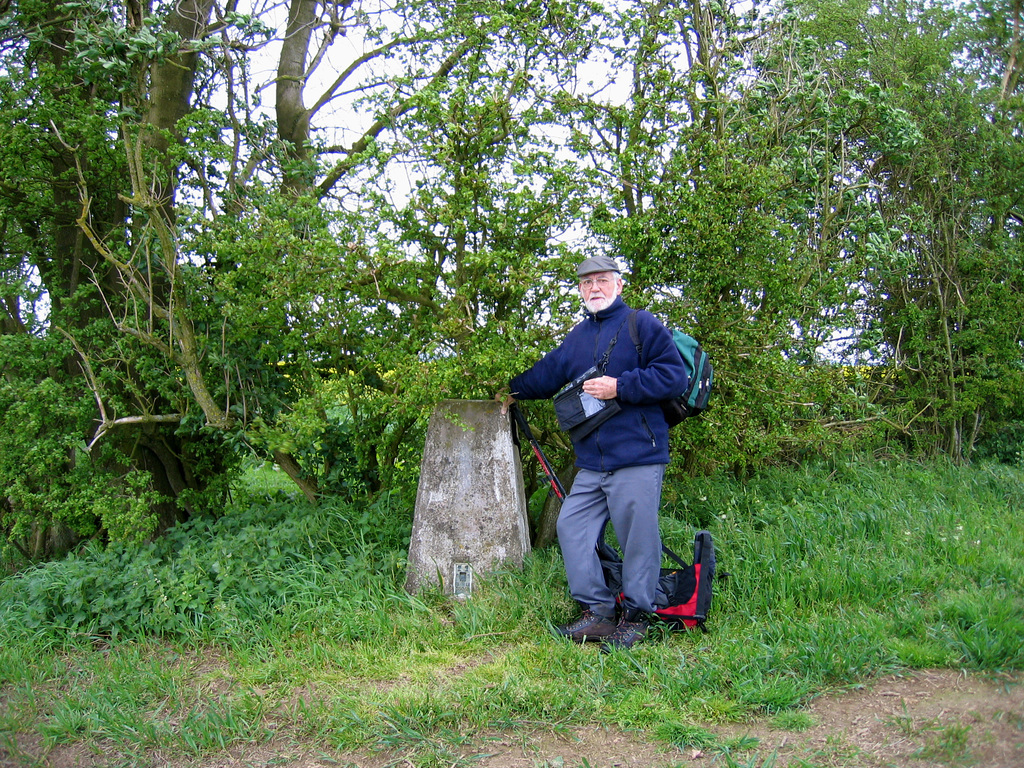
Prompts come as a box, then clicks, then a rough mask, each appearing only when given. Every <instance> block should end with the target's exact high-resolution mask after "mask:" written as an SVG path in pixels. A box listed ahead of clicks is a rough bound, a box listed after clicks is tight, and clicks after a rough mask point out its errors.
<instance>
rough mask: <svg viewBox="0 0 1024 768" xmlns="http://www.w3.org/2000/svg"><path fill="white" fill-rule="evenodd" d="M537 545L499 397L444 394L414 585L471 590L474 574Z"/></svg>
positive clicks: (418, 526)
mask: <svg viewBox="0 0 1024 768" xmlns="http://www.w3.org/2000/svg"><path fill="white" fill-rule="evenodd" d="M529 551H530V531H529V523H528V520H527V514H526V492H525V490H524V489H523V473H522V469H521V467H520V464H519V451H518V450H517V449H516V447H515V445H514V444H513V443H512V430H511V426H510V423H509V417H508V415H505V416H502V415H501V406H500V405H499V404H498V403H496V402H495V401H493V400H445V401H444V402H442V403H440V404H438V406H437V407H436V408H435V409H434V412H433V414H431V416H430V423H429V425H428V426H427V440H426V445H425V446H424V448H423V461H422V462H421V464H420V481H419V486H418V488H417V491H416V512H415V517H414V519H413V524H412V540H411V542H410V544H409V574H408V578H407V579H406V582H405V588H406V590H407V591H409V592H412V593H416V592H418V591H419V590H420V589H421V588H422V587H425V586H428V585H435V586H436V585H438V578H440V586H441V588H442V589H443V591H444V592H445V593H446V594H449V595H467V596H468V595H469V594H470V592H471V591H472V579H473V574H474V573H476V574H480V573H484V572H486V571H489V570H491V569H492V568H493V567H495V566H497V565H500V564H503V563H506V564H514V565H516V566H521V565H522V564H523V558H524V557H525V556H526V555H527V554H528V553H529Z"/></svg>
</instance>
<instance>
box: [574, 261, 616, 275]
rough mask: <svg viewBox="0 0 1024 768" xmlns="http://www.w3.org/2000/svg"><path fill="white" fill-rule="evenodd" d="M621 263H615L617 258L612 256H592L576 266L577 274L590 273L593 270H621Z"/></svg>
mask: <svg viewBox="0 0 1024 768" xmlns="http://www.w3.org/2000/svg"><path fill="white" fill-rule="evenodd" d="M621 271H622V270H621V269H619V265H618V264H616V263H615V259H613V258H612V257H611V256H591V257H590V258H589V259H584V260H583V261H582V262H580V265H579V266H578V267H576V274H577V275H579V276H580V277H583V276H584V275H589V274H591V273H592V272H621Z"/></svg>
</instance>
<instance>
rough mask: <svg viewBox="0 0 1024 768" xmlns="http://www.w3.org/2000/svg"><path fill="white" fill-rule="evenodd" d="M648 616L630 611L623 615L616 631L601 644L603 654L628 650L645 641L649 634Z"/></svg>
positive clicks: (636, 611) (640, 612)
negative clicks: (645, 636)
mask: <svg viewBox="0 0 1024 768" xmlns="http://www.w3.org/2000/svg"><path fill="white" fill-rule="evenodd" d="M647 626H648V621H647V615H646V614H644V613H643V612H642V611H638V610H635V609H634V610H630V611H626V612H625V613H624V614H622V618H621V619H620V620H619V625H618V626H617V627H616V628H615V631H614V632H612V633H611V634H610V635H608V636H607V637H605V638H604V640H603V641H602V642H601V652H602V653H609V652H611V651H618V650H628V649H630V648H632V647H633V646H634V645H636V644H637V643H638V642H640V641H641V640H643V639H644V635H646V634H647Z"/></svg>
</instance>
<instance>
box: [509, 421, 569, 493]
mask: <svg viewBox="0 0 1024 768" xmlns="http://www.w3.org/2000/svg"><path fill="white" fill-rule="evenodd" d="M512 418H513V420H514V422H515V425H516V428H517V430H518V431H519V432H520V433H521V434H523V435H525V436H526V439H527V440H529V441H530V446H531V447H532V448H533V453H534V455H535V456H536V457H537V461H539V462H540V466H541V468H542V469H543V470H544V474H545V475H547V477H548V482H549V483H551V490H552V491H554V492H555V496H557V497H558V500H559V501H562V500H564V499H565V488H563V487H562V481H561V480H559V479H558V475H556V474H555V471H554V470H553V469H552V468H551V464H550V463H548V457H547V456H545V455H544V451H542V450H541V449H540V443H538V442H537V438H535V437H534V436H533V432H532V431H531V430H530V425H529V424H527V423H526V417H525V416H523V412H522V411H521V410H519V406H518V405H516V404H515V403H512Z"/></svg>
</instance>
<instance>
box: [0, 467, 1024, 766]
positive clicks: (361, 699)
mask: <svg viewBox="0 0 1024 768" xmlns="http://www.w3.org/2000/svg"><path fill="white" fill-rule="evenodd" d="M665 498H666V503H665V508H664V519H663V533H664V536H665V539H666V543H668V544H669V545H670V546H671V547H672V548H673V549H676V550H677V551H680V552H684V553H685V552H688V551H689V548H690V546H691V545H692V540H693V533H694V531H695V529H696V528H698V527H704V528H707V529H708V530H710V531H711V533H712V535H713V536H714V539H715V544H716V550H717V552H718V561H719V571H720V572H727V573H728V574H729V575H728V577H727V578H725V579H724V580H722V581H720V582H719V583H718V584H717V585H716V593H715V602H714V605H713V609H712V615H711V617H710V621H709V629H710V632H708V633H707V634H702V633H699V632H693V633H686V634H684V633H657V632H656V633H653V634H654V635H655V637H654V638H653V639H652V641H651V642H648V643H645V644H643V645H641V646H638V647H637V648H636V649H634V651H633V652H631V653H624V654H610V655H602V654H600V653H598V652H597V650H596V649H595V648H592V647H583V648H580V647H576V646H573V645H571V644H569V643H567V642H565V641H562V640H559V639H556V638H555V637H553V636H552V635H551V633H550V627H551V626H552V625H553V624H556V623H559V622H561V621H563V620H565V619H566V618H567V617H570V616H571V615H572V613H573V610H574V604H573V603H572V601H571V600H570V599H569V597H568V595H567V593H566V589H565V582H564V575H563V573H562V565H561V560H560V556H559V554H558V552H557V549H549V550H545V551H538V552H535V553H533V554H532V555H531V556H530V558H529V559H528V561H527V563H526V564H525V566H524V568H523V569H522V570H513V571H507V572H500V573H496V574H493V575H491V576H489V577H487V578H482V579H479V580H478V584H477V585H476V586H475V593H474V596H473V597H472V599H470V600H469V601H467V602H457V601H450V600H448V599H446V598H445V597H444V596H442V595H440V594H437V593H431V592H427V593H424V594H421V595H419V596H410V595H407V594H406V593H405V592H404V591H403V589H402V584H403V582H404V568H405V561H404V548H405V547H406V546H407V544H408V536H409V530H410V525H411V515H412V510H411V505H410V504H409V502H407V501H402V500H400V499H399V498H398V497H394V496H393V497H386V498H383V499H381V500H379V501H378V502H377V503H376V504H375V505H372V506H363V507H360V506H340V505H330V504H324V505H322V506H321V508H320V509H312V508H310V507H308V506H306V505H305V504H304V503H303V502H302V501H300V500H298V499H297V498H296V497H295V496H294V495H288V494H286V493H282V492H281V491H280V490H277V491H274V492H268V491H266V490H263V489H262V488H260V489H259V490H258V491H252V490H244V489H240V490H238V492H237V493H236V494H235V501H234V505H233V507H232V508H231V509H230V510H229V511H228V512H227V514H226V515H225V516H224V517H223V518H221V519H220V520H218V521H196V522H194V523H192V524H190V525H189V526H185V527H184V528H182V529H181V530H178V531H175V532H174V533H173V534H172V535H171V536H169V537H168V538H167V539H165V540H161V541H160V542H156V543H154V544H153V545H150V546H148V547H145V548H142V549H139V550H132V551H129V550H118V549H111V550H107V551H100V550H98V549H95V550H88V551H86V552H84V553H80V554H79V555H76V556H75V557H72V558H68V559H66V560H64V561H61V562H58V563H51V564H48V565H45V566H40V567H38V568H36V569H33V570H31V571H26V572H24V573H22V574H19V575H17V576H15V577H11V578H8V579H6V580H5V581H3V582H0V702H2V703H0V750H3V749H6V750H7V752H9V753H10V754H11V755H14V756H17V755H18V754H19V753H18V747H17V743H18V741H17V738H18V736H19V735H20V736H21V737H30V738H29V740H30V741H31V740H37V741H40V740H41V742H42V744H44V745H46V746H56V745H68V744H75V745H80V746H81V747H83V748H84V749H87V750H89V751H91V752H95V753H96V755H97V756H99V757H98V758H97V759H98V760H102V761H105V762H103V763H102V764H110V765H115V764H137V763H139V762H145V760H146V759H147V758H146V756H147V755H148V756H152V755H154V754H159V755H160V756H161V759H163V760H170V761H171V762H174V761H179V762H180V761H189V760H196V761H200V762H202V761H204V760H205V762H209V760H210V759H211V756H213V755H216V754H220V753H223V752H224V751H225V750H235V749H241V748H244V747H246V746H255V745H262V744H268V743H270V742H273V743H274V744H275V745H278V746H277V748H279V749H281V750H284V751H287V750H288V749H291V748H292V746H294V749H295V751H296V752H299V751H302V749H307V748H308V749H313V750H316V749H321V750H325V751H328V752H330V751H331V750H338V751H341V752H344V751H347V750H354V751H362V752H368V753H381V754H383V755H387V756H388V757H389V759H391V758H393V759H394V760H395V761H397V762H399V763H402V764H407V765H414V766H435V765H436V766H441V765H446V766H450V765H462V764H470V763H472V762H473V760H472V757H473V756H474V755H479V754H483V753H486V752H487V751H488V743H489V740H490V739H491V738H493V737H494V735H495V734H496V733H513V734H518V736H519V737H520V738H523V739H526V738H529V734H531V733H535V732H536V731H538V730H543V731H547V732H551V731H556V732H557V731H568V730H569V729H572V728H575V727H579V726H598V727H608V726H617V727H619V728H623V729H626V730H630V731H635V732H638V733H640V734H643V735H644V736H646V737H647V738H651V739H656V740H660V741H662V742H663V743H665V744H666V745H667V746H668V745H671V746H674V747H676V748H678V749H688V748H694V749H706V750H710V751H712V752H716V750H717V752H716V753H717V754H719V755H720V756H721V757H722V759H723V760H724V761H725V762H726V763H728V764H732V765H742V764H748V763H743V762H741V761H740V758H738V757H736V756H735V755H737V754H739V753H743V751H744V750H749V748H750V745H749V744H730V743H723V744H717V743H716V742H715V737H714V735H713V733H712V731H711V730H710V728H711V727H713V726H714V725H715V724H720V723H729V722H744V721H747V720H749V719H751V718H754V717H768V718H771V719H772V721H773V722H774V723H776V724H778V726H779V727H786V728H790V729H793V730H800V729H802V728H807V727H809V726H810V724H811V723H810V721H809V719H808V718H807V716H806V714H805V713H804V710H803V707H804V705H805V704H806V703H807V702H809V701H810V700H811V699H812V698H813V697H815V696H817V695H819V694H820V693H822V692H823V691H828V690H833V689H838V688H841V687H844V686H849V685H851V684H855V683H857V682H860V681H864V680H865V679H868V678H871V677H873V676H876V675H879V674H883V673H886V672H890V671H895V670H901V669H908V668H920V667H965V668H971V669H976V670H1019V669H1021V668H1022V667H1024V650H1022V644H1021V642H1020V638H1021V637H1022V636H1024V618H1022V617H1024V597H1022V595H1024V516H1022V515H1021V514H1020V509H1021V507H1022V505H1024V470H1021V469H1018V468H1011V467H1007V466H999V465H983V466H976V467H971V468H957V467H952V466H947V465H936V464H930V465H917V464H913V463H908V462H901V463H882V462H871V461H851V462H850V463H849V464H847V465H844V466H838V467H836V466H830V467H804V468H800V469H787V470H783V469H778V470H772V471H766V472H764V473H762V474H761V475H760V476H758V477H756V478H754V479H752V480H750V481H747V482H745V483H739V482H736V481H734V480H731V479H729V478H726V477H719V478H712V479H703V480H692V479H685V480H676V481H670V483H669V485H668V486H667V489H666V494H665ZM908 727H915V728H920V727H923V726H920V725H914V724H909V725H908ZM929 737H930V738H929V741H928V744H927V746H926V747H925V750H926V751H927V752H928V754H927V755H922V756H923V757H928V758H930V759H942V760H946V761H947V762H948V761H956V760H959V759H961V758H962V757H963V750H964V743H965V740H966V733H962V732H957V731H955V730H951V729H949V728H946V729H944V730H941V731H939V730H936V731H935V732H934V733H931V732H929ZM290 745H291V746H290ZM300 745H301V746H300ZM742 759H744V760H754V761H755V762H753V763H749V764H757V765H769V764H771V763H772V760H773V758H772V756H771V755H767V756H765V755H759V756H755V757H754V758H750V757H749V754H746V753H744V757H743V758H742ZM25 764H26V765H27V764H30V763H29V761H28V760H27V759H26V761H25Z"/></svg>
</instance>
